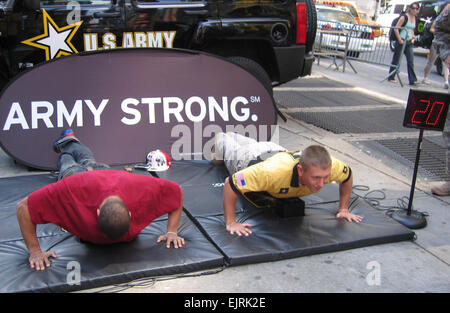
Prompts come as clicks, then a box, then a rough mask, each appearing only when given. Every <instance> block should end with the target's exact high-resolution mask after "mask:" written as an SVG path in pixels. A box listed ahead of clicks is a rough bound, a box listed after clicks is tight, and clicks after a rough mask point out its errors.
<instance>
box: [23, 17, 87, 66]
mask: <svg viewBox="0 0 450 313" xmlns="http://www.w3.org/2000/svg"><path fill="white" fill-rule="evenodd" d="M42 13H43V24H44V33H43V34H42V35H39V36H36V37H33V38H30V39H27V40H24V41H22V43H24V44H26V45H29V46H33V47H36V48H40V49H43V50H45V60H46V61H49V60H51V59H55V58H59V57H60V56H62V55H69V54H72V53H78V51H77V49H75V47H74V46H73V45H72V43H71V42H70V41H71V40H72V37H73V36H74V35H75V33H76V32H77V30H78V28H79V27H80V26H81V24H82V23H83V21H80V22H78V23H75V24H72V25H67V26H64V27H61V28H59V27H58V25H56V24H55V22H54V21H53V20H52V18H51V17H50V15H48V13H47V11H45V10H42Z"/></svg>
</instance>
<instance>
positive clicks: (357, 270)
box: [0, 65, 450, 296]
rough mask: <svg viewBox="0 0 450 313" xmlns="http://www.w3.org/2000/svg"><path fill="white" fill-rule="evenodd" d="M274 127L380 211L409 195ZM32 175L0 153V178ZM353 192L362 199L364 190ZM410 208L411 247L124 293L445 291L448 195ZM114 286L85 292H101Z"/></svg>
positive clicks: (356, 155)
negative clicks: (415, 215) (328, 162)
mask: <svg viewBox="0 0 450 313" xmlns="http://www.w3.org/2000/svg"><path fill="white" fill-rule="evenodd" d="M313 71H314V75H319V76H320V75H325V76H327V77H329V78H331V79H337V80H341V81H344V82H346V83H348V84H350V85H354V86H361V87H364V88H367V89H369V90H372V91H374V92H378V93H383V94H385V95H388V96H390V97H395V98H398V99H400V100H405V102H406V99H407V94H408V92H409V88H407V87H404V88H401V87H400V85H398V86H396V85H393V84H390V83H388V82H385V83H382V84H379V83H378V82H377V81H376V80H377V79H378V78H377V77H364V76H362V75H360V74H354V73H353V72H347V73H342V72H336V71H333V70H327V69H326V67H325V66H322V65H321V66H320V67H317V66H316V65H315V66H314V69H313ZM374 81H375V83H374ZM278 124H279V126H280V127H279V135H278V136H279V142H280V144H281V145H282V146H285V147H286V148H288V149H301V148H304V147H306V146H308V145H309V144H312V143H319V144H322V145H325V146H327V147H328V149H329V150H330V152H331V154H332V155H333V156H335V157H337V158H339V159H342V160H344V161H346V162H347V163H348V164H349V165H350V167H351V168H352V170H353V173H354V175H355V176H354V184H355V185H366V186H368V188H369V190H381V191H382V192H384V194H385V195H386V199H385V200H382V202H381V204H382V205H387V206H388V205H392V206H395V205H396V200H397V199H398V198H400V197H403V196H409V191H410V185H411V179H410V178H408V177H405V176H403V174H402V173H400V172H399V171H398V170H396V168H393V167H388V166H386V165H385V164H382V163H381V162H380V161H378V160H376V159H374V158H373V157H372V156H370V155H367V154H366V153H364V152H363V151H361V150H359V149H358V148H356V147H355V146H353V145H351V144H349V143H347V142H346V141H345V140H343V139H341V138H340V137H339V136H336V135H334V134H332V133H330V132H327V131H325V130H322V129H319V128H316V127H314V126H311V125H309V124H306V123H304V122H301V121H297V120H294V119H292V118H289V117H288V120H287V122H284V121H283V120H281V119H279V121H278ZM29 174H32V172H28V171H27V169H26V168H25V167H23V166H20V165H17V164H15V163H14V162H13V161H12V160H11V158H10V157H9V156H7V155H6V154H5V153H4V152H3V151H1V152H0V176H1V177H7V176H14V175H29ZM357 193H358V194H360V195H364V193H365V192H357ZM414 208H415V209H417V210H420V211H426V212H428V214H429V216H428V217H427V220H428V226H427V227H426V228H424V229H420V230H416V231H415V232H416V234H417V239H416V240H415V241H404V242H398V243H392V244H383V245H376V246H371V247H365V248H359V249H352V250H346V251H340V252H334V253H326V254H319V255H312V256H306V257H300V258H294V259H287V260H282V261H276V262H266V263H259V264H249V265H244V266H235V267H228V268H225V269H224V270H223V271H220V272H218V273H215V274H212V275H201V276H197V277H184V278H176V279H167V280H166V279H164V278H163V279H161V280H157V281H151V280H149V281H148V282H147V284H144V285H142V286H138V285H136V286H134V287H130V288H125V289H122V290H121V292H134V293H140V292H148V293H191V292H195V293H215V292H219V293H267V292H273V293H298V292H331V293H334V292H375V293H384V292H400V293H407V292H438V293H446V292H450V227H449V225H450V197H436V196H434V195H432V194H431V193H430V191H429V186H427V184H426V183H423V184H418V185H417V189H416V193H415V197H414ZM374 265H376V266H375V267H374ZM374 270H379V274H380V275H379V278H380V279H379V280H378V281H374V280H373V279H371V278H373V273H374ZM130 286H131V285H130ZM111 287H113V286H110V287H104V288H97V289H94V290H85V291H83V292H92V291H102V290H105V289H106V288H111ZM120 289H121V288H118V289H117V290H120ZM108 291H115V289H114V288H112V289H108ZM262 296H263V295H262Z"/></svg>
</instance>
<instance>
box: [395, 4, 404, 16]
mask: <svg viewBox="0 0 450 313" xmlns="http://www.w3.org/2000/svg"><path fill="white" fill-rule="evenodd" d="M404 8H405V6H404V5H403V4H397V5H396V6H395V7H394V14H400V13H402V12H403V9H404Z"/></svg>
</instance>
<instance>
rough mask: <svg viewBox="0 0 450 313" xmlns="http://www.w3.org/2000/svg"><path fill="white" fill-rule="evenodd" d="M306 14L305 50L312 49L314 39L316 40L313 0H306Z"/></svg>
mask: <svg viewBox="0 0 450 313" xmlns="http://www.w3.org/2000/svg"><path fill="white" fill-rule="evenodd" d="M306 14H307V17H306V18H307V19H308V25H307V26H306V27H307V28H306V47H305V52H306V53H309V52H310V51H312V49H313V46H314V41H315V40H316V30H317V10H316V6H315V4H314V2H313V0H306Z"/></svg>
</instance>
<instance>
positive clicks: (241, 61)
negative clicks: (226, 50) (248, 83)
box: [228, 57, 273, 96]
mask: <svg viewBox="0 0 450 313" xmlns="http://www.w3.org/2000/svg"><path fill="white" fill-rule="evenodd" d="M228 60H230V61H231V62H233V63H235V64H237V65H240V66H241V67H243V68H244V69H246V70H247V71H248V72H250V73H251V74H253V76H255V77H256V78H257V79H258V80H259V81H260V82H261V83H262V84H263V85H264V87H266V89H267V91H269V93H270V95H271V96H272V95H273V88H272V80H271V79H270V77H269V75H268V74H267V72H266V71H265V70H264V68H263V67H262V66H261V65H259V64H258V63H257V62H255V61H253V60H251V59H248V58H244V57H229V58H228Z"/></svg>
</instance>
